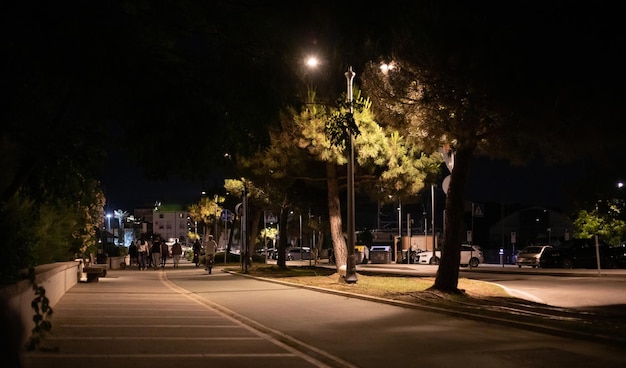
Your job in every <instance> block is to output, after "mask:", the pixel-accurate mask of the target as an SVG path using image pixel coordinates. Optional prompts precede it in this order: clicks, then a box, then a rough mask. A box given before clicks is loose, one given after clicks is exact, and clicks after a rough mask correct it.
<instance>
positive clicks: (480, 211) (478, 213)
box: [472, 203, 485, 217]
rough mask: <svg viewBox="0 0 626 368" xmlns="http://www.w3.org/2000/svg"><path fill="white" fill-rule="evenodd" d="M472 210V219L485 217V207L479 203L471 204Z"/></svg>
mask: <svg viewBox="0 0 626 368" xmlns="http://www.w3.org/2000/svg"><path fill="white" fill-rule="evenodd" d="M472 209H473V210H474V213H473V216H474V217H484V216H485V206H484V205H482V204H479V203H472Z"/></svg>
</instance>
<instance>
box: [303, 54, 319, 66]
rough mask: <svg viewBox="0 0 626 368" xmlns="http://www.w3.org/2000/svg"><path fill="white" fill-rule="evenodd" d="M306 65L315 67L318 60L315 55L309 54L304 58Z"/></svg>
mask: <svg viewBox="0 0 626 368" xmlns="http://www.w3.org/2000/svg"><path fill="white" fill-rule="evenodd" d="M306 65H307V66H308V67H309V68H315V67H316V66H318V65H319V60H318V59H317V58H316V57H315V56H310V57H308V58H307V59H306Z"/></svg>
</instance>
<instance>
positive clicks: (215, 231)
mask: <svg viewBox="0 0 626 368" xmlns="http://www.w3.org/2000/svg"><path fill="white" fill-rule="evenodd" d="M213 200H214V202H215V230H214V231H213V237H214V238H215V241H216V242H217V245H218V248H219V245H220V239H219V238H218V237H217V223H218V221H219V219H220V215H219V211H218V210H219V208H218V206H217V194H216V195H215V196H213ZM216 251H217V250H216Z"/></svg>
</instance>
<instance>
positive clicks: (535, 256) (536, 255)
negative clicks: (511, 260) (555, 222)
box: [515, 245, 552, 268]
mask: <svg viewBox="0 0 626 368" xmlns="http://www.w3.org/2000/svg"><path fill="white" fill-rule="evenodd" d="M550 248H552V247H551V246H549V245H529V246H527V247H525V248H524V249H522V250H521V251H520V252H519V254H518V255H517V259H516V260H515V264H516V265H517V267H519V268H522V266H530V267H532V268H535V267H539V260H540V259H541V255H542V254H543V251H544V250H546V249H550Z"/></svg>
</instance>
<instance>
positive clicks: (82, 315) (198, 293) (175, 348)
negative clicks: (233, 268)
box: [23, 263, 626, 368]
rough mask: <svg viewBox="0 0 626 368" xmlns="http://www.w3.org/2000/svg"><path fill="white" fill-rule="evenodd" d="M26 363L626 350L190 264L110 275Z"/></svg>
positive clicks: (374, 361)
mask: <svg viewBox="0 0 626 368" xmlns="http://www.w3.org/2000/svg"><path fill="white" fill-rule="evenodd" d="M51 322H52V326H53V327H52V331H51V333H50V334H49V335H48V336H47V338H46V340H45V342H44V344H43V345H42V346H41V348H40V349H38V350H36V351H33V352H25V353H24V356H23V362H24V367H27V368H39V367H64V368H65V367H81V368H82V367H88V368H100V367H140V368H141V367H176V368H184V367H199V366H222V367H277V368H280V367H387V368H388V367H407V366H424V367H452V366H467V365H469V366H472V367H485V368H490V367H498V368H503V367H533V368H534V367H561V366H567V367H570V368H571V367H618V366H626V356H625V354H623V348H622V347H621V346H616V345H614V344H604V343H599V342H597V341H596V342H593V341H585V340H581V339H574V338H568V337H566V336H558V335H554V334H547V333H543V332H541V329H537V331H532V330H529V329H521V328H517V327H514V326H506V325H503V324H502V323H496V322H493V323H491V322H489V321H487V320H475V319H470V318H463V317H461V316H458V315H451V314H448V313H446V312H445V311H428V310H423V309H418V308H411V307H410V306H403V305H401V304H397V303H396V304H389V303H386V302H384V301H381V300H367V299H362V298H354V297H350V296H349V295H345V294H341V295H339V294H333V293H327V292H320V291H316V290H311V289H307V288H303V287H296V286H293V285H287V284H283V283H276V282H267V281H263V280H258V279H254V278H249V277H243V276H239V275H233V274H230V273H226V272H222V271H220V270H219V267H218V268H215V269H214V271H213V274H211V275H208V274H207V272H206V271H204V270H203V269H201V268H196V267H195V266H194V265H192V264H189V263H184V264H183V265H182V266H181V267H179V268H177V269H174V268H172V267H171V265H170V266H168V267H167V268H166V269H165V270H146V271H138V270H135V269H128V270H109V271H108V273H107V276H106V277H104V278H100V281H99V282H96V283H80V284H78V285H76V286H74V287H73V288H72V289H70V290H69V291H68V292H67V293H66V295H65V296H64V297H63V298H61V300H60V301H59V303H58V304H57V305H56V306H55V307H54V314H53V317H52V321H51Z"/></svg>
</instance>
